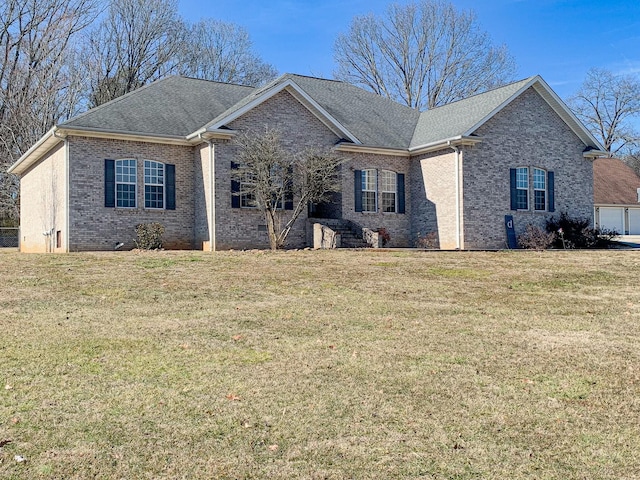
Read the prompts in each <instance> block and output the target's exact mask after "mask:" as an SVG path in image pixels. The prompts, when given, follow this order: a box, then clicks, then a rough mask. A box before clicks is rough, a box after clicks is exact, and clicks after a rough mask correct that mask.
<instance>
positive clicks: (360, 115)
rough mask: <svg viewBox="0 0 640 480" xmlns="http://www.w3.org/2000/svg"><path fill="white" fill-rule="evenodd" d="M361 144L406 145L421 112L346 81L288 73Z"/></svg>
mask: <svg viewBox="0 0 640 480" xmlns="http://www.w3.org/2000/svg"><path fill="white" fill-rule="evenodd" d="M289 78H291V79H292V80H293V81H294V82H295V83H296V84H297V85H299V86H300V87H301V88H302V89H303V90H304V91H305V92H306V93H307V94H308V95H309V96H311V97H312V98H313V99H314V100H315V101H316V102H317V103H318V104H319V105H320V106H322V108H324V109H325V110H326V111H327V112H328V113H329V114H331V115H332V116H333V117H334V118H335V119H336V120H337V121H338V122H340V124H342V125H343V126H344V127H346V128H347V130H349V131H350V132H351V133H353V134H354V135H355V136H356V137H357V138H358V140H360V142H362V144H363V145H367V146H379V147H388V148H407V146H408V145H409V142H410V141H411V138H412V137H413V131H414V129H415V126H416V123H417V121H418V118H419V116H420V112H419V111H418V110H414V109H412V108H409V107H407V106H404V105H401V104H399V103H397V102H394V101H392V100H389V99H388V98H384V97H381V96H380V95H376V94H375V93H371V92H367V91H366V90H363V89H361V88H358V87H356V86H353V85H351V84H348V83H344V82H338V81H335V80H323V79H318V78H312V77H303V76H300V75H289Z"/></svg>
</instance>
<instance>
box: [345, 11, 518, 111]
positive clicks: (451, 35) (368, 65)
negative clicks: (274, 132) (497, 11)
mask: <svg viewBox="0 0 640 480" xmlns="http://www.w3.org/2000/svg"><path fill="white" fill-rule="evenodd" d="M334 59H335V62H336V63H337V66H338V68H337V70H336V71H335V72H334V76H335V77H336V78H338V79H340V80H344V81H346V82H350V83H353V84H355V85H359V86H361V87H364V88H367V89H369V90H371V91H373V92H375V93H377V94H380V95H384V96H386V97H389V98H391V99H394V100H396V101H399V102H401V103H405V104H406V105H408V106H410V107H413V108H419V109H427V108H433V107H437V106H440V105H444V104H446V103H449V102H452V101H455V100H459V99H461V98H465V97H468V96H470V95H473V94H475V93H479V92H482V91H485V90H488V89H490V88H493V87H496V86H499V85H501V84H504V83H506V82H507V81H510V80H511V79H512V78H513V75H514V72H515V62H514V60H513V58H512V57H511V55H510V54H509V53H508V51H507V48H506V47H505V46H499V47H495V46H493V45H492V43H491V40H490V38H489V36H488V35H487V33H485V32H483V31H481V30H480V27H479V25H478V23H477V19H476V16H475V14H474V13H473V12H465V11H458V10H456V9H455V7H454V6H453V5H452V4H450V3H446V2H441V1H438V0H421V1H420V2H418V3H409V4H406V5H401V4H392V5H390V6H389V7H388V9H387V12H386V14H385V15H384V16H382V17H376V16H374V15H372V14H370V15H367V16H361V17H355V18H354V19H353V21H352V23H351V27H350V29H349V32H348V33H346V34H341V35H339V36H338V38H337V40H336V42H335V46H334Z"/></svg>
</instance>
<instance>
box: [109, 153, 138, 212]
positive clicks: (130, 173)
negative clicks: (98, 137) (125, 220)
mask: <svg viewBox="0 0 640 480" xmlns="http://www.w3.org/2000/svg"><path fill="white" fill-rule="evenodd" d="M115 164H116V207H122V208H135V206H136V175H137V168H136V161H135V160H133V159H126V160H116V162H115ZM112 205H113V204H112Z"/></svg>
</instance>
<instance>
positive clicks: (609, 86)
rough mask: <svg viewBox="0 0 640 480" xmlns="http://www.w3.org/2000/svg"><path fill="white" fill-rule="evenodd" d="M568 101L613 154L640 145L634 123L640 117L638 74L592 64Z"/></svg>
mask: <svg viewBox="0 0 640 480" xmlns="http://www.w3.org/2000/svg"><path fill="white" fill-rule="evenodd" d="M568 103H569V106H570V107H571V108H572V109H573V111H574V112H575V114H576V115H577V116H578V118H579V119H580V120H582V122H583V123H584V124H585V126H586V127H587V128H588V129H589V130H590V131H591V133H593V134H594V135H595V136H596V137H597V138H598V140H600V141H601V143H602V145H603V146H604V148H605V149H606V150H607V151H608V152H609V153H610V155H611V156H615V155H622V154H626V153H630V152H631V150H633V149H634V148H636V149H637V147H640V133H638V132H637V131H636V130H635V129H634V128H633V125H632V123H631V120H633V119H634V118H636V117H640V80H639V79H638V78H636V77H632V76H628V75H627V76H625V75H614V74H613V73H612V72H610V71H608V70H604V69H600V68H593V69H591V70H589V71H588V72H587V77H586V78H585V80H584V83H583V84H582V86H581V88H580V90H578V92H577V93H576V94H575V95H574V96H573V97H571V98H570V99H569V100H568Z"/></svg>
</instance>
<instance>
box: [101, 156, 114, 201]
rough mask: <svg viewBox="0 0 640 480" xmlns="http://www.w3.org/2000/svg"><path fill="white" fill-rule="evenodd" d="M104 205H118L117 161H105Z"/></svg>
mask: <svg viewBox="0 0 640 480" xmlns="http://www.w3.org/2000/svg"><path fill="white" fill-rule="evenodd" d="M104 206H105V207H115V206H116V162H115V160H106V159H105V161H104Z"/></svg>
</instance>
